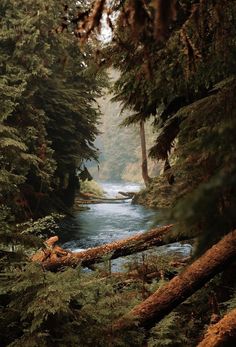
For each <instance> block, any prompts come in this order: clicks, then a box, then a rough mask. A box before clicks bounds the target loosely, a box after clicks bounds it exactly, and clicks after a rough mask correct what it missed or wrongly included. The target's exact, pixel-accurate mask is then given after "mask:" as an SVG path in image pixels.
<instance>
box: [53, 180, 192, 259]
mask: <svg viewBox="0 0 236 347" xmlns="http://www.w3.org/2000/svg"><path fill="white" fill-rule="evenodd" d="M100 184H101V186H102V188H103V190H104V192H105V193H106V196H107V197H117V194H118V192H119V191H123V192H135V191H136V192H137V191H139V190H140V188H141V185H138V184H134V183H124V182H122V183H112V182H102V183H100ZM86 206H87V205H86ZM159 214H160V213H159V212H158V211H157V210H152V209H149V208H145V207H144V206H141V205H134V204H131V201H130V200H129V201H125V202H124V201H123V202H116V203H114V202H113V203H102V204H90V205H89V209H87V210H84V211H78V212H77V213H76V214H75V217H74V218H69V219H66V220H65V221H64V222H63V224H62V225H61V235H60V241H61V245H62V247H63V248H66V249H70V250H72V251H80V250H83V249H86V248H90V247H94V246H98V245H101V244H104V243H109V242H112V241H115V240H118V239H123V238H127V237H129V236H131V235H133V234H136V233H137V232H139V231H144V230H148V229H150V228H151V227H153V226H154V225H155V226H156V225H158V215H159ZM158 249H159V252H161V253H166V252H170V251H171V252H174V253H181V254H183V255H188V254H189V252H190V246H189V245H181V244H179V243H176V244H172V245H169V246H163V247H159V248H158Z"/></svg>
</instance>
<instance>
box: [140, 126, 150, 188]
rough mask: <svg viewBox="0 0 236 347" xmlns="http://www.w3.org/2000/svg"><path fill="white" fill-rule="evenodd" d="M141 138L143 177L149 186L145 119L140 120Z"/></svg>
mask: <svg viewBox="0 0 236 347" xmlns="http://www.w3.org/2000/svg"><path fill="white" fill-rule="evenodd" d="M140 139H141V149H142V177H143V180H144V183H145V185H146V186H147V185H148V183H149V182H150V177H149V175H148V164H147V148H146V137H145V128H144V121H143V120H141V121H140Z"/></svg>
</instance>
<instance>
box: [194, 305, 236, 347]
mask: <svg viewBox="0 0 236 347" xmlns="http://www.w3.org/2000/svg"><path fill="white" fill-rule="evenodd" d="M223 346H229V347H230V346H236V308H235V309H234V310H232V311H230V312H229V313H227V314H226V315H225V316H224V317H223V318H222V319H221V320H220V321H219V322H218V323H216V324H214V325H212V326H210V327H209V328H208V330H207V332H206V334H205V336H204V339H203V340H202V341H201V342H200V343H199V344H198V346H197V347H223Z"/></svg>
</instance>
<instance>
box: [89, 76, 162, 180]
mask: <svg viewBox="0 0 236 347" xmlns="http://www.w3.org/2000/svg"><path fill="white" fill-rule="evenodd" d="M109 75H110V76H111V80H113V79H114V77H115V78H116V79H117V74H116V73H115V72H114V71H109ZM110 85H111V91H112V86H113V84H112V83H111V84H110ZM113 97H114V95H113V94H112V93H111V94H106V95H105V96H103V97H101V98H99V99H98V104H99V106H100V110H101V119H100V122H101V124H100V126H99V130H100V134H99V135H98V136H97V138H96V142H95V144H96V147H98V149H99V153H100V156H99V168H97V165H96V164H95V165H93V163H91V164H90V165H89V163H88V164H87V165H88V167H89V171H90V172H91V173H92V176H93V177H94V178H95V179H97V180H103V181H104V180H110V181H120V180H124V181H130V182H138V183H142V182H143V179H142V173H141V157H142V156H141V140H140V134H139V127H138V126H137V125H136V124H134V125H133V126H130V127H128V126H122V121H123V120H124V119H125V115H127V113H129V114H131V112H130V111H127V110H124V111H123V113H122V106H121V104H120V103H119V102H115V101H113V100H112V99H113ZM145 132H146V142H147V148H150V147H151V145H152V144H153V141H154V139H155V132H154V131H153V127H152V125H151V121H148V122H147V124H146V127H145ZM127 149H128V150H127ZM148 166H149V172H150V176H151V177H155V176H157V175H158V174H159V172H160V170H161V168H162V166H163V165H161V164H159V163H158V162H157V161H156V160H152V159H149V161H148Z"/></svg>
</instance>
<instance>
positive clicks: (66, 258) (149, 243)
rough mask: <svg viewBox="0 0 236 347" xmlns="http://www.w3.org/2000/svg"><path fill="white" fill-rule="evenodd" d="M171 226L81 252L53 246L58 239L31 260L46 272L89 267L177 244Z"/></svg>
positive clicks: (52, 240)
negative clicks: (152, 248)
mask: <svg viewBox="0 0 236 347" xmlns="http://www.w3.org/2000/svg"><path fill="white" fill-rule="evenodd" d="M172 226H173V225H167V226H163V227H158V228H154V229H151V230H150V231H148V232H144V233H141V234H138V235H135V236H131V237H129V238H127V239H123V240H119V241H116V242H112V243H109V244H105V245H102V246H98V247H94V248H89V249H87V250H85V251H83V252H78V253H76V252H74V253H72V252H68V251H65V250H63V249H62V248H60V247H58V246H54V244H55V242H57V241H58V237H57V236H54V237H53V238H51V239H49V240H48V241H47V243H46V244H47V246H48V248H46V249H44V250H41V251H39V252H37V253H36V254H35V255H34V256H33V257H32V258H31V259H32V261H36V262H39V263H42V265H43V266H44V268H45V269H47V270H56V269H57V268H59V267H62V266H75V265H77V264H80V265H82V266H90V265H92V264H94V263H97V262H102V261H104V257H109V259H116V258H119V257H122V256H126V255H130V254H134V253H137V252H141V251H145V250H146V249H148V248H150V247H153V246H162V245H165V244H169V243H173V242H177V241H178V240H179V239H178V240H177V239H176V236H174V235H171V232H170V231H171V229H172Z"/></svg>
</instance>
